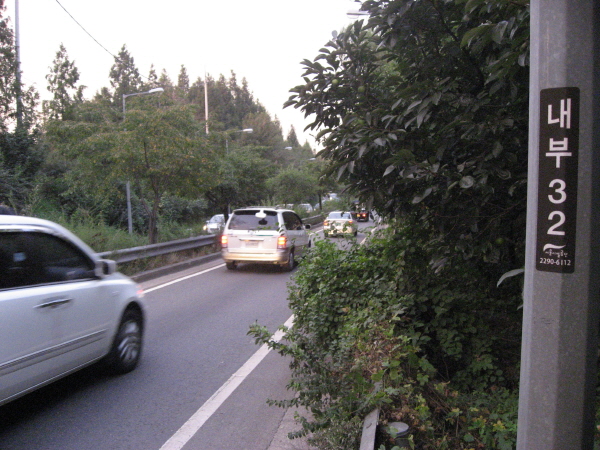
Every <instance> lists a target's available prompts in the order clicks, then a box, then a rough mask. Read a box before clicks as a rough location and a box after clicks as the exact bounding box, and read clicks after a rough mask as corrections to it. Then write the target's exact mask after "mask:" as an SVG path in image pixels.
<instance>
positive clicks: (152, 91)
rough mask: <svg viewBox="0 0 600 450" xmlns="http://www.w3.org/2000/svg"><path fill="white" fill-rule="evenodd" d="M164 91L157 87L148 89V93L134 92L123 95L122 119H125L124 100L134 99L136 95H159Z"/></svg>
mask: <svg viewBox="0 0 600 450" xmlns="http://www.w3.org/2000/svg"><path fill="white" fill-rule="evenodd" d="M164 91H165V90H164V89H163V88H161V87H157V88H154V89H150V90H149V91H145V92H134V93H133V94H123V118H125V99H126V98H127V97H134V96H136V95H148V94H159V93H161V92H164Z"/></svg>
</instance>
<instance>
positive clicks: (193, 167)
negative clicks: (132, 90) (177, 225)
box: [92, 106, 215, 243]
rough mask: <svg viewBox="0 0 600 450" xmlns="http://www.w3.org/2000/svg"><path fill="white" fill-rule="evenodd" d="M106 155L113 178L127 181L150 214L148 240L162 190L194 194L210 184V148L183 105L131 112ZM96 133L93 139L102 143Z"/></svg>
mask: <svg viewBox="0 0 600 450" xmlns="http://www.w3.org/2000/svg"><path fill="white" fill-rule="evenodd" d="M124 128H125V130H126V131H125V132H124V134H123V135H122V138H121V139H119V141H118V144H119V145H118V146H116V147H115V148H112V149H111V152H110V154H109V155H106V154H104V156H105V157H108V158H110V161H111V162H112V163H113V164H111V165H110V167H111V169H112V173H113V176H114V177H116V178H122V177H125V178H126V179H129V180H131V181H132V186H133V188H134V190H135V191H136V192H137V193H138V195H139V197H140V199H141V201H142V204H143V206H144V208H145V210H146V212H147V214H148V217H149V230H148V236H149V240H150V243H155V242H156V240H157V231H158V230H157V223H158V215H159V207H160V203H161V200H162V198H163V196H164V195H165V194H167V193H171V194H177V195H180V196H192V197H198V196H200V195H202V193H203V192H204V191H205V190H206V189H207V188H208V187H209V186H210V185H211V184H212V180H213V177H214V175H213V174H214V169H215V167H214V162H213V158H212V155H211V149H210V147H209V146H208V145H207V143H206V141H205V140H204V139H203V138H202V137H201V136H202V134H201V133H200V131H201V127H199V124H198V123H197V122H196V121H195V120H194V116H193V112H192V111H191V109H190V108H187V107H184V106H174V107H171V108H160V109H157V110H154V111H142V110H133V111H130V112H128V114H127V116H126V118H125V121H124ZM98 138H100V139H102V136H96V137H95V138H94V140H93V141H92V143H93V144H95V145H100V146H102V143H100V142H98V141H97V139H98Z"/></svg>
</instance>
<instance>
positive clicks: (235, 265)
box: [225, 261, 237, 270]
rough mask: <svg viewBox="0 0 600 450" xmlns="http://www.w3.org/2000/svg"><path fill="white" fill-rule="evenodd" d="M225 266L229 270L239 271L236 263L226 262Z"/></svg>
mask: <svg viewBox="0 0 600 450" xmlns="http://www.w3.org/2000/svg"><path fill="white" fill-rule="evenodd" d="M225 265H226V266H227V268H228V269H229V270H235V269H237V263H236V262H235V261H230V262H226V263H225Z"/></svg>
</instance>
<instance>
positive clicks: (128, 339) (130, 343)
mask: <svg viewBox="0 0 600 450" xmlns="http://www.w3.org/2000/svg"><path fill="white" fill-rule="evenodd" d="M142 339H143V319H142V315H141V314H140V313H139V312H138V311H137V310H135V309H128V310H127V311H125V313H124V314H123V318H122V319H121V324H120V325H119V328H118V330H117V335H116V336H115V339H114V341H113V345H112V348H111V350H110V353H109V354H108V355H107V356H106V358H105V360H104V362H105V363H106V365H107V366H108V368H109V370H110V371H111V372H112V373H114V374H124V373H127V372H131V371H132V370H133V369H135V367H136V366H137V364H138V361H139V359H140V355H141V353H142Z"/></svg>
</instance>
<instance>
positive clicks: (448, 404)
mask: <svg viewBox="0 0 600 450" xmlns="http://www.w3.org/2000/svg"><path fill="white" fill-rule="evenodd" d="M413 225H414V224H404V225H401V224H393V225H392V226H391V227H390V228H389V229H388V230H387V231H384V232H381V233H380V234H379V235H378V236H377V237H374V238H372V239H371V241H370V243H369V245H364V246H357V245H355V246H351V247H350V248H349V249H347V250H345V251H344V250H339V249H338V248H337V247H336V246H335V245H334V244H333V243H331V242H329V241H319V242H316V244H315V246H314V248H313V250H312V252H311V253H310V254H309V255H308V256H307V257H306V258H305V259H304V260H303V262H302V265H301V266H300V267H299V269H298V270H297V272H296V274H295V278H294V284H293V285H291V286H290V296H289V301H290V307H291V309H292V310H293V312H294V316H295V322H294V325H293V326H292V327H291V328H290V329H289V330H287V333H286V339H285V341H284V342H283V343H277V344H275V343H271V344H270V345H271V346H272V347H273V348H275V349H276V350H277V351H278V352H279V353H280V354H282V355H286V356H290V357H291V358H292V362H291V368H292V380H291V382H290V385H289V388H290V389H291V390H293V391H295V392H297V393H298V395H297V396H296V397H295V398H294V399H292V400H289V401H283V402H273V403H275V404H279V405H283V406H286V405H302V406H305V407H307V408H308V409H309V410H310V411H311V413H312V415H313V420H312V421H310V420H309V421H307V422H305V423H304V424H303V428H304V431H305V432H309V431H310V432H315V431H319V430H320V433H321V435H322V434H323V433H325V434H326V435H327V436H329V438H331V439H335V436H332V434H333V435H335V433H336V431H335V429H334V427H335V426H336V425H335V424H340V423H349V422H353V421H356V419H357V418H358V417H360V418H363V417H364V416H365V415H366V414H367V413H368V412H369V411H370V410H371V409H373V408H374V407H375V406H379V407H381V408H382V411H383V414H384V417H385V418H386V420H387V419H390V420H392V419H393V420H400V421H403V422H406V423H409V425H410V426H411V428H413V430H415V432H414V435H415V439H417V438H418V440H419V443H420V444H419V445H420V447H419V448H423V449H440V448H465V449H467V448H476V445H473V444H471V446H466V444H465V446H461V445H463V444H461V443H462V442H465V443H466V442H467V440H469V439H470V437H472V438H473V440H474V441H477V443H484V448H487V449H493V448H508V447H506V446H505V445H504V444H502V442H505V441H506V442H509V443H510V442H514V436H515V434H514V428H515V423H516V422H515V420H516V419H515V417H516V410H515V408H514V407H515V405H516V403H515V399H516V386H517V385H518V362H519V355H520V352H519V350H520V326H521V316H520V314H521V313H520V310H519V305H520V303H521V295H520V286H519V285H518V283H511V282H510V281H507V284H506V285H503V286H501V287H499V288H496V287H495V280H497V278H498V277H499V276H500V275H501V274H500V273H499V271H498V270H497V267H496V266H495V265H493V264H487V265H481V264H472V263H471V262H470V261H465V262H464V263H463V264H461V265H457V266H455V267H449V268H447V270H446V271H444V272H442V273H439V274H435V273H433V272H432V271H431V270H429V269H428V267H427V261H428V260H429V259H430V258H431V256H432V254H431V253H430V252H429V251H428V249H427V247H426V246H424V245H423V237H427V233H422V235H421V234H420V232H419V231H418V229H417V228H415V227H414V226H413ZM251 333H253V334H254V336H255V337H256V338H257V339H258V340H259V341H261V342H268V338H269V335H268V333H267V332H266V330H265V329H263V328H261V327H259V326H258V325H257V326H254V327H253V328H252V330H251ZM473 408H477V410H476V409H473ZM498 421H499V422H498ZM477 445H479V444H477ZM507 445H508V444H507ZM323 448H328V447H323ZM481 448H483V447H481Z"/></svg>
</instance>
